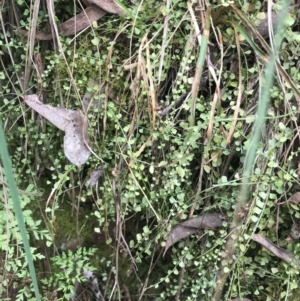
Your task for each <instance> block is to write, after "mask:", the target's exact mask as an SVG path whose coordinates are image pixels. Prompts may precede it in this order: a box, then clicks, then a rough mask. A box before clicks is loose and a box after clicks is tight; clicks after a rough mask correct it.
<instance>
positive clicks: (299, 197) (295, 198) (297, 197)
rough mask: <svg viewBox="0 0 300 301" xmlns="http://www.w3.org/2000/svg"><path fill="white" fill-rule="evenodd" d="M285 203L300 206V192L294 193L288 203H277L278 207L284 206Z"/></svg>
mask: <svg viewBox="0 0 300 301" xmlns="http://www.w3.org/2000/svg"><path fill="white" fill-rule="evenodd" d="M285 203H294V204H299V203H300V192H296V193H294V194H293V195H292V196H291V197H290V198H289V199H288V200H287V201H285V202H281V203H277V205H282V204H285Z"/></svg>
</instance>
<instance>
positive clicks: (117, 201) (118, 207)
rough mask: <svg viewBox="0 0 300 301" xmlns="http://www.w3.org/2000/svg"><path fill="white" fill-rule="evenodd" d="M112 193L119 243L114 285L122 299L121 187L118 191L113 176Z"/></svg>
mask: <svg viewBox="0 0 300 301" xmlns="http://www.w3.org/2000/svg"><path fill="white" fill-rule="evenodd" d="M111 186H112V187H111V188H112V195H113V198H114V201H115V208H116V233H115V235H116V240H117V245H116V252H115V254H116V274H115V284H114V287H117V290H118V297H119V301H120V300H121V291H120V284H119V250H120V242H121V231H122V227H121V225H122V224H121V204H120V202H121V194H120V191H119V190H120V189H118V192H117V191H116V179H115V177H113V179H112V185H111ZM113 292H114V289H113V290H112V292H111V295H110V298H109V299H111V297H112V295H113Z"/></svg>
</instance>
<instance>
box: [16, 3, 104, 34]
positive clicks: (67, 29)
mask: <svg viewBox="0 0 300 301" xmlns="http://www.w3.org/2000/svg"><path fill="white" fill-rule="evenodd" d="M105 14H106V11H105V10H103V9H102V8H100V7H98V6H97V5H94V4H92V5H91V6H89V7H87V8H86V9H85V10H83V11H82V12H81V13H79V14H78V15H76V16H74V17H73V18H70V19H69V20H67V21H66V22H64V23H62V24H61V25H60V26H59V27H58V30H59V34H61V35H63V36H65V37H66V36H70V35H74V34H76V33H77V32H79V31H81V30H83V29H85V28H87V27H89V26H91V25H92V23H93V22H95V21H98V20H99V19H100V18H101V17H103V16H104V15H105ZM13 27H15V26H13ZM17 31H18V32H19V33H21V34H23V35H27V34H28V31H26V30H23V29H19V28H17ZM35 38H36V39H37V40H52V39H53V36H52V34H51V33H44V32H41V31H37V32H36V36H35Z"/></svg>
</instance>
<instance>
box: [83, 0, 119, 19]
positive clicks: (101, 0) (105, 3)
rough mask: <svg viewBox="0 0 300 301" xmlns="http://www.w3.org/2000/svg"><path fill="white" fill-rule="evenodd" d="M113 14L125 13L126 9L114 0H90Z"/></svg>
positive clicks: (89, 0)
mask: <svg viewBox="0 0 300 301" xmlns="http://www.w3.org/2000/svg"><path fill="white" fill-rule="evenodd" d="M88 2H90V3H93V4H95V5H97V6H98V7H101V8H102V9H104V10H106V11H107V12H109V13H111V14H117V15H120V16H121V15H124V10H123V8H122V7H121V6H119V5H118V4H117V3H116V2H115V1H114V0H88Z"/></svg>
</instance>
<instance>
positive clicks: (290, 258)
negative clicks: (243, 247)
mask: <svg viewBox="0 0 300 301" xmlns="http://www.w3.org/2000/svg"><path fill="white" fill-rule="evenodd" d="M252 240H254V241H256V242H258V243H259V244H260V245H262V246H263V247H264V248H266V249H267V250H268V251H270V252H272V253H273V254H274V255H275V256H276V257H278V258H280V259H282V260H284V261H285V262H287V263H291V262H294V263H295V264H296V266H297V268H298V269H300V260H299V259H297V258H296V257H295V255H294V254H293V253H290V252H288V251H286V250H284V249H282V248H279V247H277V246H276V245H274V244H273V243H272V242H270V241H269V240H268V239H266V238H265V237H264V236H262V235H260V234H253V235H252Z"/></svg>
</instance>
